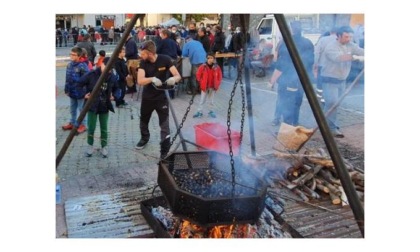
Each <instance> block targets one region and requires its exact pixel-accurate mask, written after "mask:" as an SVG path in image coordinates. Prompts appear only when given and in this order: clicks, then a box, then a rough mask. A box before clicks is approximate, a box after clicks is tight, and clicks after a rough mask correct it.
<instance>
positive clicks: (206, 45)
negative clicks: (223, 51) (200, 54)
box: [197, 35, 210, 53]
mask: <svg viewBox="0 0 420 252" xmlns="http://www.w3.org/2000/svg"><path fill="white" fill-rule="evenodd" d="M197 38H198V39H197V40H198V41H200V43H201V44H203V47H204V51H206V53H208V52H210V39H209V37H208V36H207V35H204V36H202V37H200V36H197Z"/></svg>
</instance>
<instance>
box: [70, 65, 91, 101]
mask: <svg viewBox="0 0 420 252" xmlns="http://www.w3.org/2000/svg"><path fill="white" fill-rule="evenodd" d="M88 72H89V69H88V66H87V64H86V63H85V62H73V61H72V62H70V63H68V64H67V68H66V83H65V85H64V93H66V94H69V96H70V98H73V99H82V98H83V97H84V96H85V94H86V88H84V87H81V86H79V85H78V82H80V78H81V77H82V76H83V75H84V74H86V73H88Z"/></svg>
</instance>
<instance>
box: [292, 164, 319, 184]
mask: <svg viewBox="0 0 420 252" xmlns="http://www.w3.org/2000/svg"><path fill="white" fill-rule="evenodd" d="M321 168H322V166H319V165H317V166H315V168H313V169H312V170H310V171H308V172H306V173H304V174H303V175H302V176H300V177H299V178H297V179H295V180H293V181H292V182H293V183H294V184H297V185H304V184H305V183H306V182H307V181H308V180H310V179H312V178H313V177H314V176H315V175H316V174H317V173H318V172H319V171H320V170H321Z"/></svg>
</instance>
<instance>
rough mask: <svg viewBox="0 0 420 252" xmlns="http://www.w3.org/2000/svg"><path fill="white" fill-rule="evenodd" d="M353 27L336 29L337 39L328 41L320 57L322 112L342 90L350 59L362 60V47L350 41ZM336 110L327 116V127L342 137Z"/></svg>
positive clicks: (336, 135)
mask: <svg viewBox="0 0 420 252" xmlns="http://www.w3.org/2000/svg"><path fill="white" fill-rule="evenodd" d="M352 37H353V29H351V27H350V26H342V27H340V28H339V29H338V30H337V40H336V41H333V42H331V43H329V44H328V45H327V46H326V47H325V50H324V53H323V55H322V56H321V57H322V59H321V60H322V62H323V66H322V69H321V82H322V89H323V95H324V99H325V106H324V113H326V112H327V111H328V110H329V109H330V108H331V107H332V106H334V105H335V104H336V103H337V102H338V99H339V98H340V97H341V95H342V94H343V92H344V89H345V87H346V79H347V77H348V75H349V73H350V69H351V65H352V61H354V60H359V61H363V60H364V53H365V51H364V49H363V48H360V47H359V46H358V45H357V44H355V43H353V42H351V40H352ZM337 110H338V107H337V108H335V109H334V110H333V111H332V113H330V115H329V116H327V122H328V127H329V128H330V130H331V132H332V134H333V135H334V136H335V137H338V138H343V137H344V134H343V133H341V131H340V130H339V126H338V125H337Z"/></svg>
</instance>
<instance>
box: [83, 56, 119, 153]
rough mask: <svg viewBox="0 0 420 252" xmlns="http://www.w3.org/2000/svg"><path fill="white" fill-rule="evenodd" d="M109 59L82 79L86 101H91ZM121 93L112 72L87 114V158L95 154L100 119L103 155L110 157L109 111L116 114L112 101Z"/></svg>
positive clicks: (106, 78)
mask: <svg viewBox="0 0 420 252" xmlns="http://www.w3.org/2000/svg"><path fill="white" fill-rule="evenodd" d="M108 61H109V57H106V58H105V59H104V61H103V63H102V64H101V65H100V67H98V68H96V69H95V70H93V71H90V72H89V73H87V74H85V75H84V76H82V78H80V85H82V86H86V89H87V93H86V95H85V98H86V99H89V97H90V95H91V92H92V90H93V88H94V87H95V84H96V82H97V81H98V79H99V77H100V76H101V73H102V72H103V71H104V69H105V65H106V64H107V63H108ZM120 94H121V91H120V89H119V87H118V84H117V76H116V74H115V73H114V72H113V71H110V72H109V73H108V74H107V76H106V77H105V80H104V82H103V83H102V85H101V88H100V91H99V94H98V95H97V96H96V98H95V100H94V101H93V103H92V104H91V107H90V108H89V112H88V114H87V126H88V137H87V143H88V148H87V151H86V156H87V157H91V156H92V154H93V152H94V147H93V141H94V133H95V128H96V122H97V120H98V119H99V126H100V132H101V147H102V148H101V155H102V157H104V158H106V157H107V156H108V149H107V145H108V117H109V111H112V112H114V107H113V106H112V103H111V100H114V98H115V99H117V98H118V97H119V95H120Z"/></svg>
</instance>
